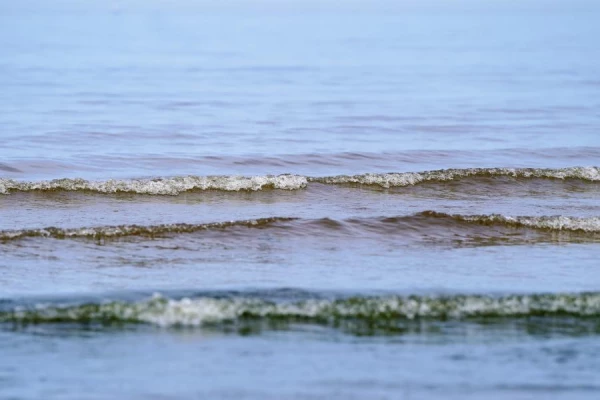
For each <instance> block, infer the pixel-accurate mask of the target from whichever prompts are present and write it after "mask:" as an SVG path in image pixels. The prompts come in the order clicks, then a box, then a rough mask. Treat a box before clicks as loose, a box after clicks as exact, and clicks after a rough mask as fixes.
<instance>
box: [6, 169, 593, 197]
mask: <svg viewBox="0 0 600 400" xmlns="http://www.w3.org/2000/svg"><path fill="white" fill-rule="evenodd" d="M470 177H512V178H519V179H534V178H538V179H556V180H566V179H574V180H582V181H587V182H600V167H569V168H559V169H550V168H467V169H443V170H435V171H424V172H390V173H366V174H360V175H335V176H323V177H309V176H302V175H292V174H283V175H263V176H233V175H232V176H194V175H189V176H178V177H172V178H155V179H129V180H127V179H124V180H119V179H110V180H107V181H88V180H85V179H78V178H77V179H71V178H64V179H55V180H51V181H39V182H23V181H17V180H13V179H4V178H0V194H9V193H11V192H31V191H89V192H96V193H107V194H110V193H137V194H148V195H171V196H176V195H178V194H180V193H183V192H187V191H194V190H198V191H202V190H221V191H231V192H237V191H257V190H262V189H281V190H298V189H303V188H305V187H306V186H307V185H308V184H309V183H311V182H314V183H321V184H327V185H343V184H359V185H374V186H381V187H383V188H390V187H402V186H413V185H417V184H420V183H425V182H445V181H453V180H459V179H464V178H470Z"/></svg>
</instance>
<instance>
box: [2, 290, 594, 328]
mask: <svg viewBox="0 0 600 400" xmlns="http://www.w3.org/2000/svg"><path fill="white" fill-rule="evenodd" d="M560 316H568V317H572V318H590V317H593V318H597V317H600V293H598V292H593V293H577V294H537V295H509V296H502V297H492V296H483V295H454V296H375V297H350V298H339V299H320V298H315V299H307V300H302V301H290V302H285V301H283V302H282V301H279V302H278V301H272V300H266V299H261V298H252V297H233V298H218V297H217V298H215V297H197V298H182V299H171V298H168V297H164V296H162V295H155V296H153V297H152V298H150V299H147V300H142V301H139V302H124V301H112V302H105V303H88V304H80V305H70V306H68V305H67V306H60V305H49V304H46V305H44V304H38V305H36V306H34V307H24V306H17V307H14V308H13V309H9V310H4V311H0V322H4V323H8V322H12V323H37V324H40V323H65V322H66V323H74V322H75V323H90V322H92V323H93V322H96V323H114V322H118V323H149V324H154V325H158V326H205V325H211V324H223V323H235V322H240V321H245V320H265V321H279V322H305V323H316V324H325V325H336V323H338V322H343V321H352V320H354V321H362V322H372V323H386V322H392V323H393V322H394V321H403V320H404V321H406V320H416V319H424V320H469V319H478V318H486V319H498V318H522V317H560Z"/></svg>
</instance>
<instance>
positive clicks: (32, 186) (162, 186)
mask: <svg viewBox="0 0 600 400" xmlns="http://www.w3.org/2000/svg"><path fill="white" fill-rule="evenodd" d="M306 184H307V179H306V177H304V176H299V175H277V176H274V175H265V176H251V177H244V176H192V175H190V176H180V177H173V178H158V179H131V180H112V179H111V180H107V181H88V180H84V179H67V178H65V179H55V180H51V181H40V182H20V181H16V180H12V179H0V193H1V194H8V193H10V192H11V191H22V192H29V191H51V190H63V191H90V192H97V193H119V192H126V193H138V194H150V195H173V196H174V195H178V194H180V193H182V192H186V191H191V190H223V191H241V190H249V191H256V190H261V189H266V188H272V189H283V190H296V189H302V188H304V187H305V186H306Z"/></svg>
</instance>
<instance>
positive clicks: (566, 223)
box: [438, 214, 600, 233]
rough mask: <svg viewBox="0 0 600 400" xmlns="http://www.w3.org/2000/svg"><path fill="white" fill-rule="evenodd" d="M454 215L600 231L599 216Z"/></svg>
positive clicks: (481, 220) (517, 224) (490, 221)
mask: <svg viewBox="0 0 600 400" xmlns="http://www.w3.org/2000/svg"><path fill="white" fill-rule="evenodd" d="M438 215H442V214H438ZM452 217H453V218H455V219H457V220H461V221H466V222H475V223H480V224H486V225H491V224H498V225H507V226H515V227H527V228H534V229H547V230H553V231H573V232H589V233H600V218H599V217H587V218H579V217H565V216H560V215H557V216H543V217H511V216H505V215H500V214H492V215H452Z"/></svg>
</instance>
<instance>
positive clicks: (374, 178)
mask: <svg viewBox="0 0 600 400" xmlns="http://www.w3.org/2000/svg"><path fill="white" fill-rule="evenodd" d="M471 177H475V178H493V177H510V178H517V179H535V178H537V179H561V180H564V179H577V180H582V181H589V182H598V181H600V168H599V167H571V168H559V169H548V168H467V169H442V170H436V171H425V172H400V173H387V174H361V175H338V176H327V177H316V178H308V180H309V182H319V183H323V184H335V185H342V184H359V185H377V186H381V187H384V188H390V187H401V186H412V185H417V184H419V183H425V182H445V181H453V180H459V179H465V178H471Z"/></svg>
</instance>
